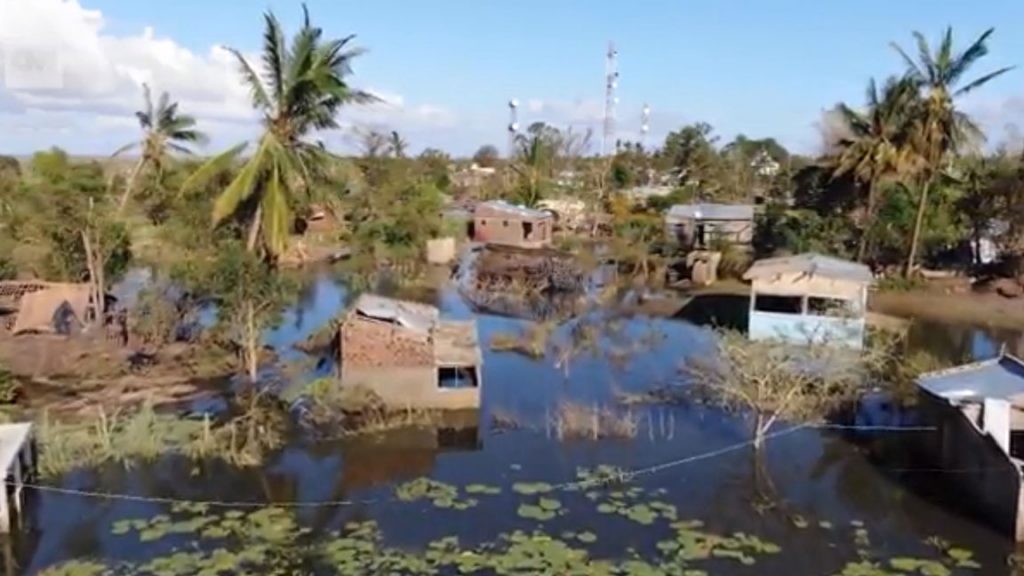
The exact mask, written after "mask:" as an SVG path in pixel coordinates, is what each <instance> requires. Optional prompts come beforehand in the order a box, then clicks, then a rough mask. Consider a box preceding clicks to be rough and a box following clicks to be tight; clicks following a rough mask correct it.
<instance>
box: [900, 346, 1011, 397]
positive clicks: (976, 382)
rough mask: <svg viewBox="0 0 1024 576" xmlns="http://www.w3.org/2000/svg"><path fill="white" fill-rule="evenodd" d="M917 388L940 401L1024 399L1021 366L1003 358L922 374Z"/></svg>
mask: <svg viewBox="0 0 1024 576" xmlns="http://www.w3.org/2000/svg"><path fill="white" fill-rule="evenodd" d="M917 384H918V386H920V387H921V388H924V389H925V390H927V391H928V392H931V393H932V394H934V395H936V396H940V397H942V398H948V399H966V398H975V399H981V398H996V399H1003V400H1013V399H1017V398H1019V397H1021V396H1022V395H1024V362H1021V360H1020V359H1019V358H1017V357H1015V356H1011V355H1009V354H1004V355H1001V356H999V357H998V358H993V359H991V360H983V361H981V362H974V363H972V364H965V365H962V366H956V367H953V368H948V369H946V370H939V371H936V372H928V373H926V374H922V375H921V376H919V377H918V379H917Z"/></svg>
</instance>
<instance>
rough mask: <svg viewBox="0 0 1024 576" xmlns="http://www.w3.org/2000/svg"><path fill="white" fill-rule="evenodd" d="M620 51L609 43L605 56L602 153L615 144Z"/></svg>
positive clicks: (604, 153) (613, 44) (605, 152)
mask: <svg viewBox="0 0 1024 576" xmlns="http://www.w3.org/2000/svg"><path fill="white" fill-rule="evenodd" d="M618 56H619V51H618V50H616V49H615V43H613V42H609V43H608V54H607V56H606V58H605V65H604V67H605V96H604V135H603V137H602V138H601V155H602V156H604V155H606V154H607V153H608V149H609V145H612V146H614V145H615V106H616V105H617V104H618V103H619V98H618V96H616V95H615V91H616V90H617V89H618V87H619V67H618Z"/></svg>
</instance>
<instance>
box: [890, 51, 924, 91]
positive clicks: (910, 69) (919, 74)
mask: <svg viewBox="0 0 1024 576" xmlns="http://www.w3.org/2000/svg"><path fill="white" fill-rule="evenodd" d="M889 45H890V46H891V47H892V49H893V50H895V51H896V53H897V54H899V55H900V57H901V58H903V64H905V65H906V67H907V74H908V75H910V76H911V77H912V78H914V79H915V80H916V81H918V82H923V81H925V80H926V79H927V77H926V76H925V74H924V72H923V71H922V70H921V68H920V67H919V66H918V65H917V62H914V59H913V58H911V57H910V56H909V55H908V54H907V53H906V52H904V51H903V48H902V47H900V45H899V44H897V43H895V42H891V43H889Z"/></svg>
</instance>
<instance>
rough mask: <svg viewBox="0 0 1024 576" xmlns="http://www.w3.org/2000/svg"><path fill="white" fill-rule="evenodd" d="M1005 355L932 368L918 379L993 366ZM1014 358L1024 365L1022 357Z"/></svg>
mask: <svg viewBox="0 0 1024 576" xmlns="http://www.w3.org/2000/svg"><path fill="white" fill-rule="evenodd" d="M1005 357H1006V356H1005V355H1000V356H995V357H992V358H986V359H984V360H975V361H974V362H968V363H966V364H959V365H957V366H950V367H949V368H941V369H939V370H932V371H931V372H924V373H921V374H919V375H918V376H917V380H922V379H925V378H939V377H941V376H950V375H952V374H960V373H962V372H967V371H969V370H975V369H977V368H983V367H986V366H993V365H996V364H999V363H1000V362H1001V361H1002V360H1003V358H1005ZM1014 360H1016V361H1017V362H1018V363H1020V364H1021V366H1022V367H1024V363H1022V362H1021V361H1020V359H1018V358H1014Z"/></svg>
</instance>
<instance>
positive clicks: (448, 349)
mask: <svg viewBox="0 0 1024 576" xmlns="http://www.w3.org/2000/svg"><path fill="white" fill-rule="evenodd" d="M434 360H435V361H436V362H437V365H438V366H479V365H480V364H481V363H482V361H483V360H482V357H481V353H480V346H479V344H478V342H477V335H476V322H475V321H473V320H468V321H447V322H441V323H439V324H438V325H437V329H436V330H435V331H434Z"/></svg>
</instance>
